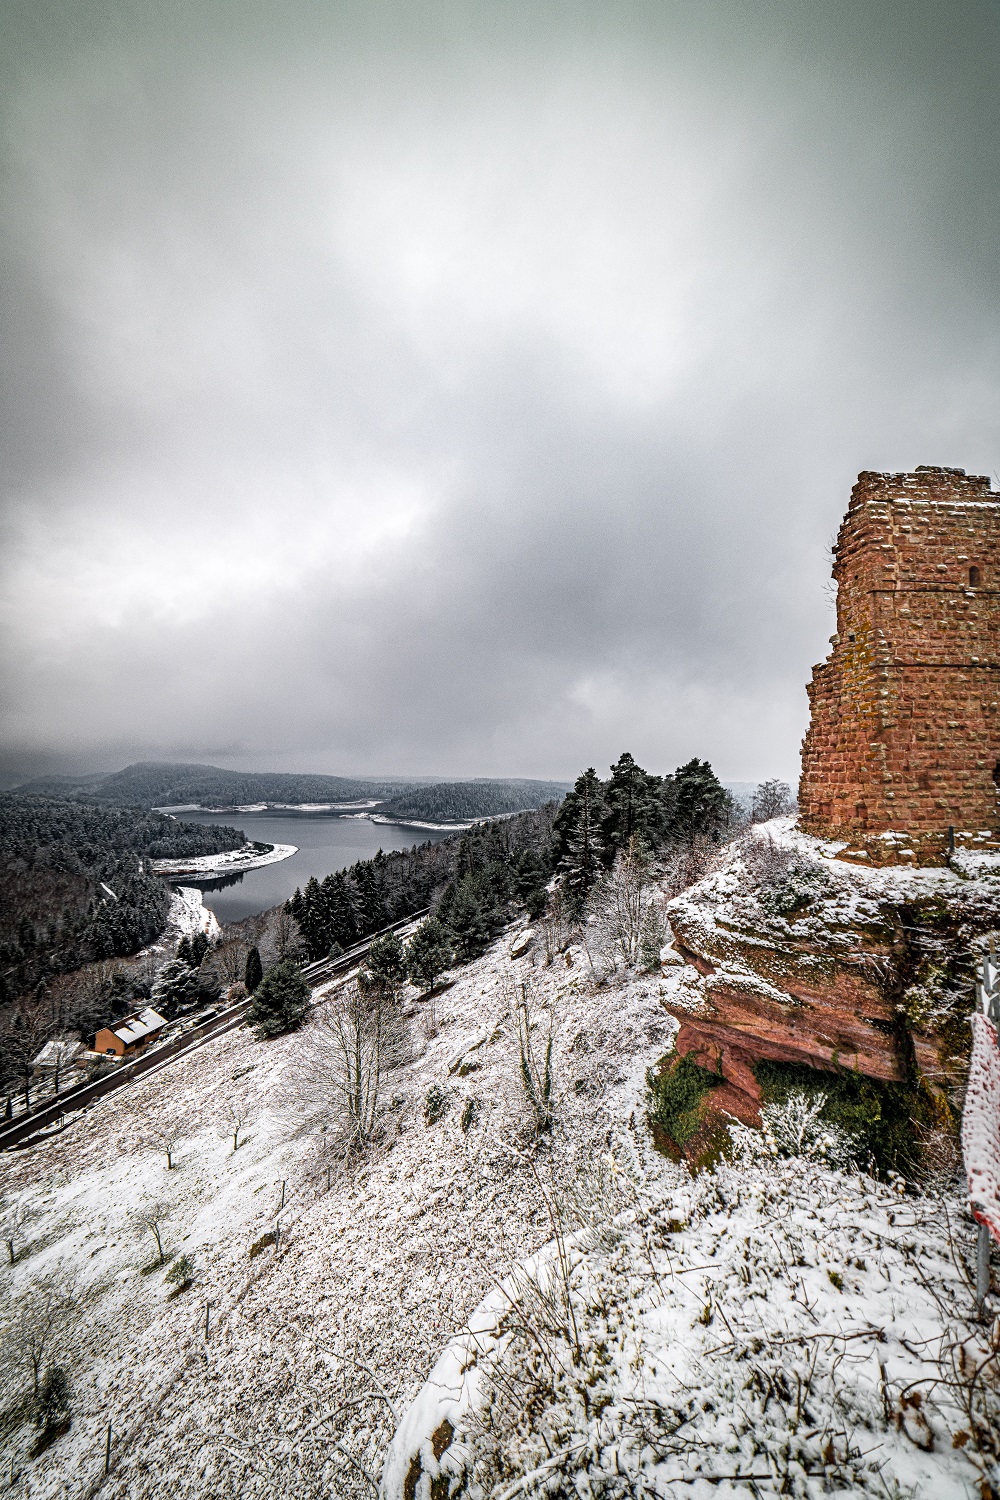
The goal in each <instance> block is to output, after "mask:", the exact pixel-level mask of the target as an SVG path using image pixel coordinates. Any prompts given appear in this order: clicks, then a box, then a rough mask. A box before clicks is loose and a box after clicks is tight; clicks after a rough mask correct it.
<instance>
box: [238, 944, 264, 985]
mask: <svg viewBox="0 0 1000 1500" xmlns="http://www.w3.org/2000/svg"><path fill="white" fill-rule="evenodd" d="M263 978H264V965H263V964H262V963H261V961H260V951H259V949H257V948H256V947H254V948H251V949H250V952H249V953H248V954H247V961H246V967H245V968H244V970H243V983H244V984H245V985H246V987H247V994H248V995H252V994H254V992H255V991H256V989H257V986H258V985H259V984H260V982H261V980H262V979H263Z"/></svg>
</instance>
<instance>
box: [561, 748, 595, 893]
mask: <svg viewBox="0 0 1000 1500" xmlns="http://www.w3.org/2000/svg"><path fill="white" fill-rule="evenodd" d="M573 797H574V822H573V827H572V830H571V831H570V832H569V833H568V835H567V837H566V840H565V851H566V852H565V854H564V855H563V858H562V860H561V862H560V866H561V869H562V872H563V886H564V889H565V891H566V899H567V905H568V907H569V911H570V915H571V916H572V917H573V918H574V919H576V920H579V918H580V917H581V916H582V914H583V909H584V907H585V905H586V902H587V897H588V895H589V894H590V891H591V889H592V888H593V886H594V885H595V884H596V883H597V881H598V880H599V879H600V878H601V875H602V873H603V868H604V838H603V835H602V832H601V826H602V823H603V820H604V817H605V816H606V811H605V805H604V796H603V789H602V787H601V781H600V777H599V776H598V774H597V772H596V771H595V770H594V768H593V766H591V767H590V768H589V769H588V770H586V771H584V773H583V775H582V776H579V777H577V781H576V785H575V786H574V788H573Z"/></svg>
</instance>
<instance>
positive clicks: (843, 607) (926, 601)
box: [799, 467, 1000, 864]
mask: <svg viewBox="0 0 1000 1500" xmlns="http://www.w3.org/2000/svg"><path fill="white" fill-rule="evenodd" d="M835 558H836V561H835V564H834V569H833V574H834V577H835V579H836V580H837V586H838V587H837V634H836V635H835V636H833V637H832V642H831V644H832V647H833V649H832V651H831V652H830V655H829V657H828V658H827V660H826V661H825V662H824V663H822V664H821V665H819V666H817V667H815V668H814V669H813V680H812V683H811V684H810V686H809V690H808V691H809V700H810V705H811V709H812V716H811V722H810V725H809V730H808V732H807V734H806V737H805V740H804V742H803V746H802V779H801V782H800V788H799V806H800V809H801V823H802V827H803V828H804V829H806V831H807V832H809V833H814V834H819V835H820V836H823V837H836V838H842V839H843V838H846V839H848V840H850V841H851V843H852V844H854V845H855V846H856V847H858V848H864V849H866V850H867V851H868V853H869V854H870V855H871V856H872V857H874V858H876V859H879V860H882V859H883V858H889V859H892V858H895V857H897V856H896V854H894V853H893V847H894V846H893V844H892V843H891V842H887V841H886V840H884V839H880V838H879V837H878V836H879V835H881V834H884V833H886V832H888V831H895V833H896V834H897V835H898V837H897V839H896V841H895V847H896V848H897V849H898V848H899V847H900V846H901V845H905V846H907V848H908V849H909V850H912V851H913V852H912V853H909V854H904V856H903V857H906V858H910V859H913V858H916V859H917V861H918V862H919V863H925V864H926V863H935V862H937V861H939V860H940V858H941V857H942V855H943V853H944V850H945V848H946V843H947V835H948V828H949V826H953V827H954V828H955V829H956V830H957V835H958V838H959V841H960V842H968V841H969V838H968V837H964V836H965V835H968V836H971V837H972V838H977V837H978V838H979V840H980V841H982V839H983V838H986V839H989V840H991V841H992V840H996V839H997V837H998V834H1000V495H995V494H994V493H993V492H992V491H991V488H990V480H989V476H987V475H967V474H966V473H965V472H964V470H962V469H937V468H930V467H921V468H918V469H917V470H916V472H915V473H913V474H875V473H863V474H859V476H858V482H857V484H856V485H855V486H854V489H853V490H852V492H851V503H850V507H849V509H848V512H847V516H846V517H845V519H844V523H843V525H842V527H841V529H840V536H839V537H838V540H837V545H836V548H835Z"/></svg>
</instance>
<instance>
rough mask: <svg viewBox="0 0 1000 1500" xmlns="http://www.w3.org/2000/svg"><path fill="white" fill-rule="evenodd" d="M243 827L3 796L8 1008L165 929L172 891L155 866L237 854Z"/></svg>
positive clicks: (0, 834) (1, 962) (0, 941)
mask: <svg viewBox="0 0 1000 1500" xmlns="http://www.w3.org/2000/svg"><path fill="white" fill-rule="evenodd" d="M243 842H244V838H243V835H242V834H241V833H240V832H239V831H238V830H237V829H235V828H202V827H200V826H199V825H197V824H193V823H179V822H177V821H176V820H175V819H173V818H167V817H164V816H162V815H161V814H159V813H149V812H142V811H139V810H137V809H134V808H133V809H122V808H107V807H87V806H84V805H82V804H81V803H79V802H74V801H70V800H65V799H57V798H50V797H36V796H24V795H21V794H18V793H0V1001H2V1000H4V999H6V998H10V997H11V996H12V995H16V994H18V993H20V992H22V991H24V990H26V989H30V988H32V987H34V986H36V985H37V984H38V983H40V982H43V981H45V980H46V979H47V978H49V977H50V976H52V975H54V974H60V973H67V972H68V971H69V970H71V969H75V968H78V967H79V966H80V965H81V964H84V963H87V962H90V961H91V960H93V959H101V958H116V957H124V956H125V955H126V954H129V953H135V952H137V950H138V949H140V948H142V947H143V946H144V945H145V944H147V943H150V942H152V941H153V939H154V938H155V937H157V936H158V935H159V933H160V932H161V931H162V930H163V924H164V920H165V916H166V908H167V890H166V887H165V886H164V884H163V882H162V881H161V880H159V879H158V878H157V877H156V876H155V875H154V874H152V872H151V871H150V870H149V868H148V865H147V863H146V862H147V860H149V859H161V858H188V857H191V856H192V855H196V854H215V853H218V852H220V851H222V850H225V849H234V848H238V847H239V846H240V845H242V844H243Z"/></svg>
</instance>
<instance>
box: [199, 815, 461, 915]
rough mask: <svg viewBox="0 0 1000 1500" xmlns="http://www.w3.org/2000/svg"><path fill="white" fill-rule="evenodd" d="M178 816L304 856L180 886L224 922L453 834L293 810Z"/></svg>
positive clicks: (365, 819) (446, 831)
mask: <svg viewBox="0 0 1000 1500" xmlns="http://www.w3.org/2000/svg"><path fill="white" fill-rule="evenodd" d="M176 816H177V818H178V820H179V821H181V822H184V823H214V824H220V823H224V824H228V825H229V826H230V827H232V828H241V829H242V830H243V832H244V833H245V834H246V836H247V838H248V839H254V840H256V841H257V842H258V843H261V844H297V845H298V851H299V852H298V853H297V854H293V855H292V856H291V858H290V859H283V860H281V862H280V863H279V864H275V865H264V866H263V868H262V869H259V870H245V871H244V872H243V873H242V874H240V875H227V876H225V877H224V878H223V879H218V880H211V879H201V878H199V877H198V876H196V875H190V876H188V875H185V876H183V877H182V878H179V879H178V880H177V881H176V882H175V884H177V885H190V886H197V887H198V888H199V889H200V890H202V891H204V892H205V905H206V906H210V907H211V908H212V910H213V911H214V912H215V915H216V916H217V917H218V919H219V921H220V922H223V923H225V922H239V921H240V920H241V919H242V918H243V917H249V916H252V915H253V914H254V913H255V912H258V911H267V909H268V908H269V907H271V906H277V905H278V903H279V902H281V901H287V900H288V898H289V896H291V895H292V894H293V893H294V891H295V888H296V886H298V887H299V889H301V888H302V886H304V885H305V883H306V881H307V880H308V879H309V877H310V875H315V876H316V879H317V880H322V879H323V877H324V876H325V875H330V874H332V873H333V871H334V870H345V869H347V867H348V865H353V864H354V863H355V862H356V861H357V860H359V859H371V858H372V856H373V855H375V854H377V853H378V851H379V850H380V849H383V850H384V851H385V852H386V853H387V854H388V853H389V852H390V851H391V850H394V849H412V847H413V845H414V844H426V843H427V842H432V843H437V842H438V841H439V840H440V839H445V838H447V837H448V830H443V831H438V830H432V829H429V828H407V827H405V826H404V825H403V824H401V823H371V822H369V820H368V819H367V818H344V817H338V816H337V814H336V813H317V812H308V813H299V812H289V811H288V809H287V808H283V809H281V810H278V809H276V810H275V811H274V812H268V811H265V812H252V813H245V812H241V813H235V812H230V813H212V812H180V813H177V814H176Z"/></svg>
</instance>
